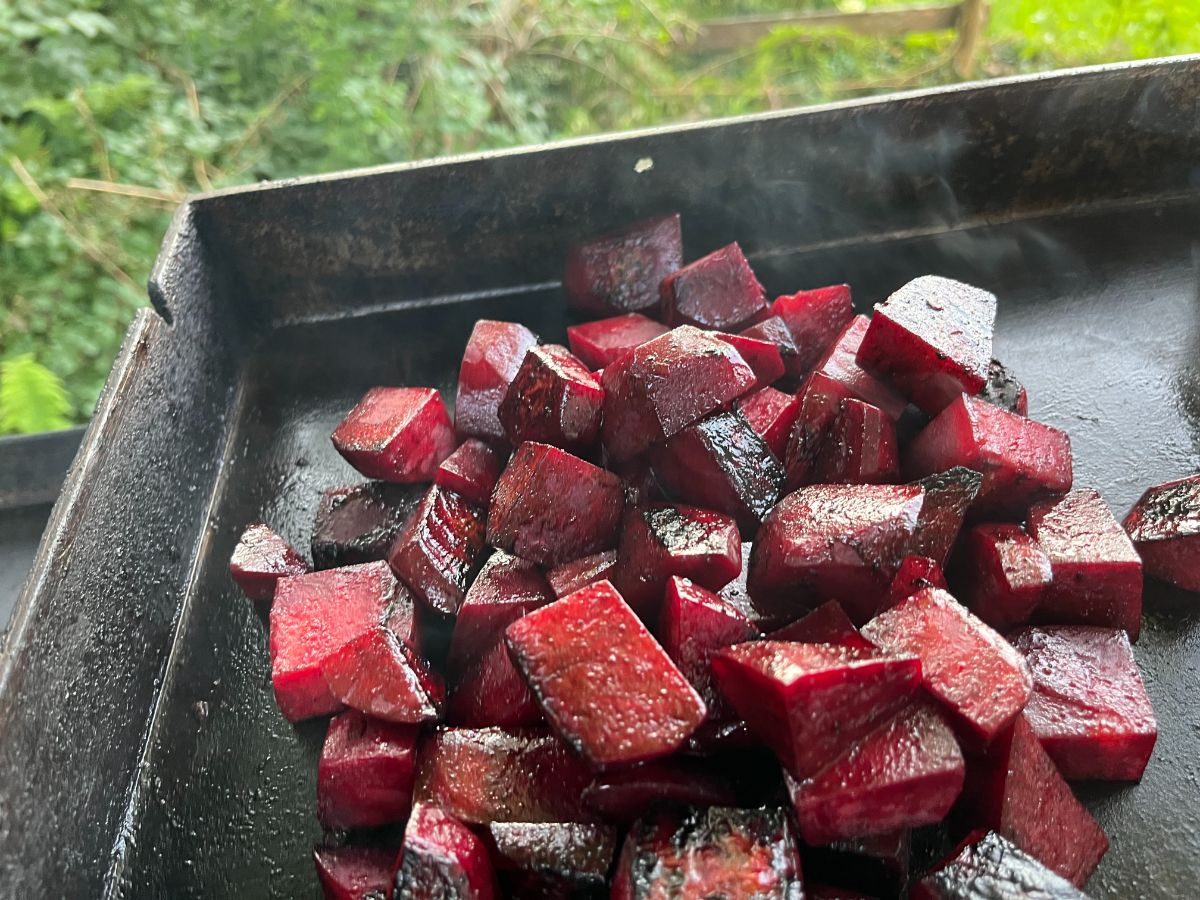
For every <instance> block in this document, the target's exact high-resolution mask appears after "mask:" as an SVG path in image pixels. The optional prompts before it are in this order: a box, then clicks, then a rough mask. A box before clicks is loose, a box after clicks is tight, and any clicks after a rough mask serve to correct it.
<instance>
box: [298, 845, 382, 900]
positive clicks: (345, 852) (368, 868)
mask: <svg viewBox="0 0 1200 900" xmlns="http://www.w3.org/2000/svg"><path fill="white" fill-rule="evenodd" d="M313 863H315V864H316V867H317V879H318V880H319V881H320V882H321V890H322V891H323V892H324V894H325V900H363V898H364V897H378V898H380V900H390V898H391V896H392V879H393V872H394V870H395V868H396V852H395V851H394V850H384V849H380V848H376V847H313Z"/></svg>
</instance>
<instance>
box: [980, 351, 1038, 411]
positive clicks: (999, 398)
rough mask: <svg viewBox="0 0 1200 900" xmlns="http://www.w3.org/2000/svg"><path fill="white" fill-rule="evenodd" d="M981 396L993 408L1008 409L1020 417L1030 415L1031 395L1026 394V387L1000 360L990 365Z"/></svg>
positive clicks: (994, 360) (995, 360) (993, 361)
mask: <svg viewBox="0 0 1200 900" xmlns="http://www.w3.org/2000/svg"><path fill="white" fill-rule="evenodd" d="M979 396H980V398H981V399H983V400H986V401H987V402H988V403H991V404H992V405H993V406H998V407H1000V408H1001V409H1007V410H1008V411H1009V412H1012V413H1016V414H1017V415H1018V416H1027V415H1029V395H1028V394H1026V392H1025V385H1023V384H1021V382H1020V381H1018V380H1017V376H1016V375H1014V374H1013V373H1012V371H1011V370H1010V369H1008V368H1007V367H1006V366H1005V365H1004V364H1003V363H1001V362H1000V360H998V359H993V360H992V361H991V362H990V363H988V374H987V384H985V385H984V386H983V390H982V391H980V392H979Z"/></svg>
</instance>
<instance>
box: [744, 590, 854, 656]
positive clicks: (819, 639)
mask: <svg viewBox="0 0 1200 900" xmlns="http://www.w3.org/2000/svg"><path fill="white" fill-rule="evenodd" d="M767 640H769V641H798V642H799V643H802V644H835V645H837V646H839V647H850V648H852V649H858V650H873V649H875V645H874V644H872V643H871V642H870V641H868V640H867V639H866V638H865V637H863V636H862V635H861V634H859V633H858V629H857V628H855V627H854V623H853V622H851V621H850V617H849V616H848V615H846V612H845V610H843V609H842V605H841V604H840V603H838V602H837V601H836V600H829V601H827V602H825V603H822V604H821V605H820V606H818V607H817V608H816V609H814V610H813V611H812V612H810V613H809V614H808V615H806V616H804V617H803V618H800V619H797V620H796V621H795V622H792V623H791V624H790V625H785V626H784V627H783V628H780V629H778V630H777V631H772V632H771V633H770V634H768V635H767Z"/></svg>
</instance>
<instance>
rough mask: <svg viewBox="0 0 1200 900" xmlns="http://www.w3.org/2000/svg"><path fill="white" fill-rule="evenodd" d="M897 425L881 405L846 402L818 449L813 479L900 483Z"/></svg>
mask: <svg viewBox="0 0 1200 900" xmlns="http://www.w3.org/2000/svg"><path fill="white" fill-rule="evenodd" d="M899 471H900V453H899V450H898V449H897V444H896V425H895V423H894V422H893V421H892V420H891V419H889V418H888V417H887V416H886V415H885V414H884V412H883V410H881V409H880V408H879V407H878V406H872V405H871V404H869V403H864V402H863V401H861V400H855V399H853V398H851V399H848V400H843V401H842V403H841V407H840V408H839V409H838V413H837V415H836V416H834V418H833V422H832V423H831V424H830V426H829V432H828V433H827V434H826V435H825V438H824V440H822V441H821V443H820V446H819V447H818V449H817V458H816V465H815V466H814V467H813V479H814V480H815V481H817V482H820V483H823V484H882V483H887V482H892V481H895V480H896V476H897V475H898V473H899Z"/></svg>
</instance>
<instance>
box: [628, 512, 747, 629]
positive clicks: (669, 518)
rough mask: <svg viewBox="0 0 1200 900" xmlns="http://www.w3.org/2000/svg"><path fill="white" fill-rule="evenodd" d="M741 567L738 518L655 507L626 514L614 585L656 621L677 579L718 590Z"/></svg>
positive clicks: (648, 618) (630, 602) (641, 611)
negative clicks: (674, 577) (669, 587)
mask: <svg viewBox="0 0 1200 900" xmlns="http://www.w3.org/2000/svg"><path fill="white" fill-rule="evenodd" d="M741 569H742V542H741V538H739V537H738V529H737V525H736V524H735V523H734V521H733V519H731V518H729V516H726V515H723V514H721V513H718V512H712V511H711V510H707V509H700V508H698V507H694V506H671V505H668V504H666V503H654V504H650V505H649V506H634V507H630V508H629V509H628V510H626V512H625V516H624V519H623V521H622V525H621V543H620V546H619V548H618V550H617V563H616V566H615V568H614V569H613V581H612V583H613V584H614V585H615V586H616V588H617V590H619V591H620V592H621V596H622V597H624V598H625V600H626V602H627V603H628V604H629V605H630V606H632V607H633V609H634V610H635V611H636V612H638V613H639V614H640V615H641V616H642V617H643V618H645V619H646V620H647V621H651V622H653V621H657V614H658V609H659V606H660V604H661V603H662V598H663V591H664V589H665V588H666V585H667V580H668V579H669V578H670V577H671V576H672V575H679V576H681V577H683V578H690V579H691V580H692V581H694V582H696V583H697V584H699V585H700V586H701V587H705V588H708V589H709V590H711V591H718V590H720V589H721V588H723V587H724V586H725V585H727V584H728V583H729V582H730V581H732V580H733V579H734V578H736V577H737V575H738V573H739V572H740V571H741Z"/></svg>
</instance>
